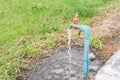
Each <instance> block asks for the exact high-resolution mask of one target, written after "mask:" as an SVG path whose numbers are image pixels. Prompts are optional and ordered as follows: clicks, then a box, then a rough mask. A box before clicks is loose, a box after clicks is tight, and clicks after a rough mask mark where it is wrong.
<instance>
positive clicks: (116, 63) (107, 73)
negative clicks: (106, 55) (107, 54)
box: [95, 49, 120, 80]
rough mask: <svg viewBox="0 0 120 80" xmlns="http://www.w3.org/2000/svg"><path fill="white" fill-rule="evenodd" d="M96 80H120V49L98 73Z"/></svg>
mask: <svg viewBox="0 0 120 80" xmlns="http://www.w3.org/2000/svg"><path fill="white" fill-rule="evenodd" d="M95 80H120V49H119V50H118V51H117V52H116V53H115V54H114V55H113V56H112V57H111V58H110V59H109V60H108V61H107V62H106V64H105V65H104V66H103V67H102V68H101V69H100V70H99V71H98V73H97V75H96V76H95Z"/></svg>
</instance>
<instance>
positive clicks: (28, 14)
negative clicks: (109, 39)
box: [0, 0, 115, 80]
mask: <svg viewBox="0 0 120 80" xmlns="http://www.w3.org/2000/svg"><path fill="white" fill-rule="evenodd" d="M113 1H114V0H76V1H74V0H0V80H8V79H9V80H14V79H15V77H16V76H17V75H18V74H19V69H20V68H26V66H27V64H26V62H27V61H25V59H24V55H26V54H27V55H32V56H35V55H38V54H39V55H40V54H42V53H43V51H42V50H43V48H45V47H46V48H47V47H53V46H55V45H56V43H55V40H57V38H58V36H59V35H60V33H61V31H62V30H63V29H65V28H66V27H67V26H68V25H69V24H70V23H71V21H72V19H73V16H74V15H75V13H76V12H78V13H79V15H80V16H79V19H80V23H85V24H88V23H90V22H91V21H92V20H91V18H92V17H93V16H96V15H98V13H100V11H99V9H100V8H104V7H106V6H109V5H112V3H113ZM114 2H115V1H114ZM101 13H102V12H101ZM93 43H94V41H93Z"/></svg>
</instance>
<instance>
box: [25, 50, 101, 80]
mask: <svg viewBox="0 0 120 80" xmlns="http://www.w3.org/2000/svg"><path fill="white" fill-rule="evenodd" d="M70 52H71V63H69V55H68V53H67V49H65V50H63V51H60V50H56V52H55V54H54V55H52V56H50V57H48V58H46V59H44V60H43V63H42V64H41V65H40V64H39V62H36V66H37V67H36V69H35V71H33V72H31V73H30V75H29V77H28V79H27V80H69V78H70V77H71V76H72V77H76V78H77V80H82V76H83V49H81V48H72V49H71V51H70ZM69 66H71V70H69ZM101 66H102V63H101V62H100V61H98V60H97V58H96V59H94V60H92V61H90V65H89V69H90V70H89V77H90V80H94V75H95V74H96V73H97V71H98V70H99V69H100V68H101Z"/></svg>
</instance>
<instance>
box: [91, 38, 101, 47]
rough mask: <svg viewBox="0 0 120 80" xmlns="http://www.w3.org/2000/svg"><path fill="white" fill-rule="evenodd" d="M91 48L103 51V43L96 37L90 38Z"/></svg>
mask: <svg viewBox="0 0 120 80" xmlns="http://www.w3.org/2000/svg"><path fill="white" fill-rule="evenodd" d="M90 46H92V47H95V48H98V49H103V44H102V42H101V41H100V40H99V39H98V38H96V37H91V38H90Z"/></svg>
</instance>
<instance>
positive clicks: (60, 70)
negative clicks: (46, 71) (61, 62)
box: [51, 69, 64, 74]
mask: <svg viewBox="0 0 120 80" xmlns="http://www.w3.org/2000/svg"><path fill="white" fill-rule="evenodd" d="M63 72H64V70H63V69H54V70H51V73H54V74H62V73H63Z"/></svg>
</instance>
